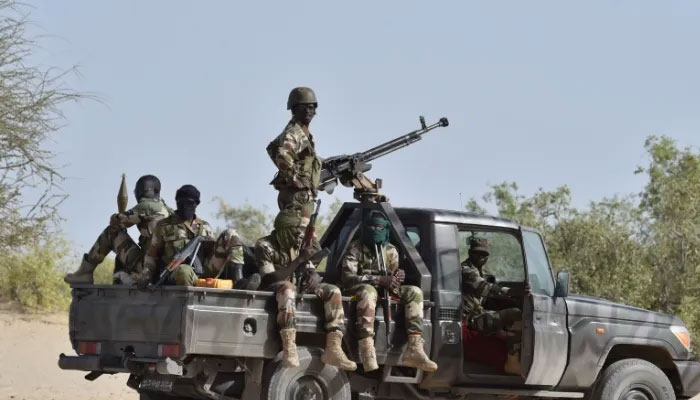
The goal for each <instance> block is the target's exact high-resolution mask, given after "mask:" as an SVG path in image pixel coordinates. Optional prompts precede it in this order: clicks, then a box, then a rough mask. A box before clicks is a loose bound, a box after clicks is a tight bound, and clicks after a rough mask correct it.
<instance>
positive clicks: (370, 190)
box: [319, 116, 449, 202]
mask: <svg viewBox="0 0 700 400" xmlns="http://www.w3.org/2000/svg"><path fill="white" fill-rule="evenodd" d="M420 124H421V128H420V129H416V130H415V131H412V132H409V133H407V134H405V135H402V136H399V137H397V138H396V139H393V140H390V141H388V142H385V143H382V144H380V145H379V146H375V147H372V148H371V149H369V150H367V151H364V152H361V153H355V154H352V155H345V154H344V155H340V156H335V157H330V158H327V159H325V160H324V161H323V169H322V171H321V179H320V184H319V189H321V190H325V191H326V192H328V193H329V194H330V193H333V189H335V186H336V185H337V184H338V181H340V183H341V184H342V185H343V186H348V187H353V188H355V193H354V197H355V199H357V200H358V201H361V202H366V201H386V200H387V199H386V197H385V196H383V195H381V194H380V193H379V189H381V186H382V181H381V179H377V180H375V181H374V182H372V181H371V180H370V179H369V178H367V176H365V174H364V173H365V172H367V171H369V170H370V169H372V164H370V161H372V160H375V159H377V158H379V157H383V156H385V155H387V154H389V153H392V152H394V151H396V150H398V149H401V148H404V147H406V146H409V145H411V144H413V143H415V142H417V141H419V140H421V139H422V138H423V135H424V134H426V133H428V132H430V131H432V130H433V129H435V128H440V127H445V126H448V125H449V121H448V120H447V118H445V117H442V118H440V120H439V121H438V122H436V123H434V124H432V125H429V126H428V125H426V124H425V118H423V116H421V117H420Z"/></svg>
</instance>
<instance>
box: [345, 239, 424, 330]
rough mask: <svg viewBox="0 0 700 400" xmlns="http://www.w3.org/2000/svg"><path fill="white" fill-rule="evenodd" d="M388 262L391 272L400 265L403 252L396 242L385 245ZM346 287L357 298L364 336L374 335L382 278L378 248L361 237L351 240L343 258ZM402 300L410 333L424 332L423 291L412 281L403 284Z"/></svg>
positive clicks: (359, 320) (359, 322)
mask: <svg viewBox="0 0 700 400" xmlns="http://www.w3.org/2000/svg"><path fill="white" fill-rule="evenodd" d="M383 257H384V264H385V265H386V267H387V269H388V270H389V271H390V272H392V273H393V272H394V271H395V270H397V269H398V268H399V252H398V250H396V247H394V246H393V245H392V244H387V245H386V246H384V254H383ZM341 268H342V271H341V282H342V287H343V291H344V292H346V293H347V294H350V295H352V296H353V298H354V299H355V300H356V301H357V318H358V325H359V328H360V339H364V338H367V337H372V336H374V313H375V309H376V307H377V289H375V287H376V286H378V279H379V277H380V276H381V275H380V272H379V266H378V265H377V257H376V255H375V252H374V250H371V249H370V248H369V247H367V246H366V245H363V244H362V242H361V241H360V240H355V241H353V242H352V243H351V244H350V247H349V248H348V250H347V252H346V253H345V255H344V256H343V260H342V262H341ZM394 294H395V295H397V296H398V297H399V304H401V305H403V306H404V307H405V313H406V327H407V331H408V333H409V334H417V335H420V334H421V333H422V332H423V292H422V291H421V290H420V288H418V287H416V286H411V285H402V286H401V288H400V289H399V292H398V293H394Z"/></svg>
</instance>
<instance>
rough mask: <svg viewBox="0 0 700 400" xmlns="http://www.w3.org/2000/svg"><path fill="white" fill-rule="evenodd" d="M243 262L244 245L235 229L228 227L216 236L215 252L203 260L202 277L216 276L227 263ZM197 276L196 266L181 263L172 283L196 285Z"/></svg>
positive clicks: (173, 275)
mask: <svg viewBox="0 0 700 400" xmlns="http://www.w3.org/2000/svg"><path fill="white" fill-rule="evenodd" d="M229 262H230V263H234V264H243V263H244V260H243V246H242V245H241V243H240V242H239V241H238V234H237V233H236V231H235V230H233V229H226V230H224V231H223V232H221V234H219V236H218V237H217V238H216V243H215V244H214V253H212V254H210V255H209V256H208V257H206V259H205V260H204V262H203V268H202V270H203V271H202V272H203V274H202V276H201V277H202V278H216V277H218V276H219V274H221V271H222V269H223V268H224V266H225V265H226V263H229ZM199 278H200V277H199V276H197V273H196V272H195V270H194V268H193V267H192V266H191V265H188V264H180V266H179V267H178V268H177V269H176V270H175V271H173V274H172V275H171V279H170V282H169V283H170V284H175V285H183V286H195V285H196V284H197V279H199Z"/></svg>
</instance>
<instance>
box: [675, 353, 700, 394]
mask: <svg viewBox="0 0 700 400" xmlns="http://www.w3.org/2000/svg"><path fill="white" fill-rule="evenodd" d="M674 364H676V369H677V370H678V375H680V377H681V384H682V385H683V397H693V396H695V395H697V394H698V393H700V363H698V362H695V361H674Z"/></svg>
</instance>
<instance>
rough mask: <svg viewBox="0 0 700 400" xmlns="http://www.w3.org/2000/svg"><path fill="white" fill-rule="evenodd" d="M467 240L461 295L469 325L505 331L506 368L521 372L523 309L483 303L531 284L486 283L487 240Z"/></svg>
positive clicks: (472, 328) (474, 328)
mask: <svg viewBox="0 0 700 400" xmlns="http://www.w3.org/2000/svg"><path fill="white" fill-rule="evenodd" d="M467 243H468V244H469V258H467V259H466V260H464V262H462V298H463V311H464V317H465V320H466V323H467V327H468V328H469V329H470V330H472V331H476V332H480V333H485V334H489V333H496V332H499V331H504V330H505V332H506V345H507V348H508V356H507V358H506V362H505V365H504V366H503V369H504V371H505V372H506V373H507V374H513V375H520V337H521V335H522V318H523V316H522V311H521V310H520V309H518V308H507V309H504V310H500V311H491V310H485V309H484V307H483V306H482V304H483V300H484V297H487V296H505V295H509V296H512V295H524V294H525V291H527V290H529V287H528V286H527V285H526V286H525V291H523V290H516V289H515V288H508V287H505V286H501V285H498V284H496V283H489V282H487V281H486V280H485V279H484V272H483V267H484V265H486V262H487V261H488V259H489V242H488V240H486V239H483V238H477V237H474V236H470V237H469V238H468V239H467ZM516 291H517V293H516Z"/></svg>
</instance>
